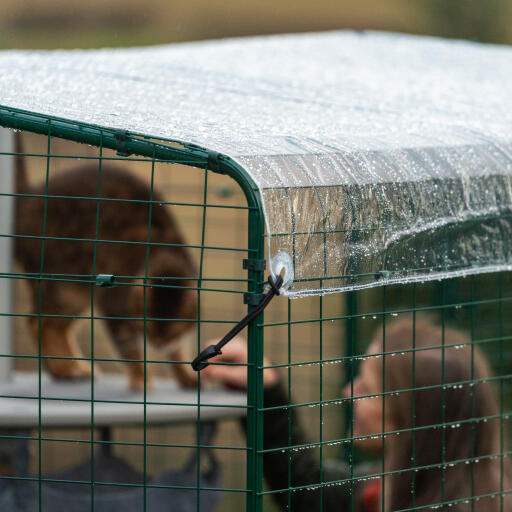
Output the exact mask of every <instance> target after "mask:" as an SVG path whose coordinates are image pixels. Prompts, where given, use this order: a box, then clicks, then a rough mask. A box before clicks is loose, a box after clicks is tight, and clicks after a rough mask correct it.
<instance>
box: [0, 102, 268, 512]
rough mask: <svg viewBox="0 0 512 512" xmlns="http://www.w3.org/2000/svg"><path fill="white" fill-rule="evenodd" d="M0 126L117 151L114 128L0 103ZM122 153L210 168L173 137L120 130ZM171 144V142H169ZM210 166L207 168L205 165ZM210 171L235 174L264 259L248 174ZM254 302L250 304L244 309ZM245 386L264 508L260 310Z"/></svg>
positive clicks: (250, 467)
mask: <svg viewBox="0 0 512 512" xmlns="http://www.w3.org/2000/svg"><path fill="white" fill-rule="evenodd" d="M0 126H3V127H6V128H12V129H15V130H24V131H28V132H33V133H38V134H42V135H47V136H50V135H51V137H53V138H60V139H66V140H70V141H74V142H78V143H84V144H89V145H92V146H97V147H106V148H109V149H113V150H119V149H120V144H119V141H118V139H117V138H116V134H117V133H119V131H118V130H115V129H110V128H105V127H101V126H95V125H91V124H85V123H78V122H75V121H70V120H66V119H62V118H56V117H52V116H45V115H37V114H34V113H30V112H26V111H22V110H18V109H13V108H9V107H4V106H0ZM123 139H124V140H123V144H122V149H123V152H125V153H127V154H128V155H138V156H142V157H147V158H151V159H154V160H160V161H164V162H168V163H179V164H183V165H188V166H191V167H197V168H199V169H203V170H204V169H209V158H208V156H209V151H207V150H206V149H205V148H201V147H198V146H195V145H192V144H187V143H183V142H180V141H176V140H169V139H167V140H165V139H161V140H164V141H165V142H164V143H158V142H154V141H153V140H151V139H150V138H148V137H147V136H145V135H142V134H138V133H132V132H123ZM171 144H172V145H171ZM209 170H211V169H209ZM214 172H218V173H221V174H225V175H227V176H229V177H231V178H232V179H234V180H235V181H236V182H237V184H238V185H239V186H240V188H241V190H242V191H243V193H244V195H245V198H246V200H247V206H248V211H249V214H248V247H247V249H248V253H249V254H251V257H252V258H256V259H264V258H265V252H264V234H265V223H264V216H263V207H262V202H261V197H260V192H259V189H258V187H257V185H256V184H255V183H254V181H253V180H252V178H251V177H250V176H249V174H248V173H247V172H246V171H245V170H244V169H243V168H242V167H241V166H240V165H239V164H238V163H237V162H235V161H234V160H233V159H232V158H230V157H228V156H227V155H223V154H219V155H218V157H217V168H216V170H215V171H214ZM263 281H264V273H263V271H261V270H253V269H250V270H248V292H249V293H254V294H260V293H262V291H263V284H262V283H263ZM253 309H254V306H252V305H248V311H249V312H250V311H252V310H253ZM247 334H248V367H247V371H248V389H247V427H248V429H247V490H248V492H247V511H250V512H255V511H259V510H261V509H262V499H263V498H262V496H263V416H262V415H263V412H262V409H263V406H264V405H263V369H262V367H263V314H261V315H259V316H258V317H257V318H256V319H255V320H254V321H253V322H251V324H249V326H248V333H247Z"/></svg>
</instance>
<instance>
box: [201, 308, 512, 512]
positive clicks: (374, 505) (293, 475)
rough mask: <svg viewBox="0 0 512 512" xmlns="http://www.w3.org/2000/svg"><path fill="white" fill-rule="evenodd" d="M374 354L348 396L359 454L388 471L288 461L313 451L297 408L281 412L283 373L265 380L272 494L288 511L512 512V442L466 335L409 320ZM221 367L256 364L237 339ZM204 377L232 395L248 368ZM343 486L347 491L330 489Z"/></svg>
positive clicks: (309, 457)
mask: <svg viewBox="0 0 512 512" xmlns="http://www.w3.org/2000/svg"><path fill="white" fill-rule="evenodd" d="M413 347H414V349H413ZM383 352H385V353H386V355H385V356H383V355H382V353H383ZM366 354H367V355H368V357H367V358H366V359H365V360H364V362H363V363H362V364H361V367H360V372H359V375H358V376H357V377H356V378H355V379H354V381H353V384H352V386H350V384H349V385H347V386H346V387H345V388H344V389H343V391H342V396H343V397H344V398H345V399H347V401H350V400H352V397H353V406H354V408H353V411H354V421H353V431H352V434H353V437H354V438H356V439H355V440H354V445H355V446H357V447H358V448H361V449H364V450H368V451H372V452H374V453H376V454H378V455H379V456H380V457H381V458H382V460H384V466H382V464H380V463H379V464H378V465H377V466H376V467H374V468H372V470H371V471H368V468H366V471H365V472H364V475H361V471H360V468H358V467H357V466H356V467H355V468H352V471H351V470H350V467H349V466H348V465H347V464H345V463H343V462H341V461H323V464H322V466H323V467H322V468H321V467H320V464H319V461H318V457H317V456H316V455H317V454H315V451H316V450H299V451H293V450H292V451H288V450H286V448H287V447H288V446H296V445H306V444H307V443H308V440H307V436H306V435H305V433H304V427H303V425H301V423H300V421H299V420H298V418H297V416H296V412H295V408H291V409H290V411H291V422H290V425H291V432H289V431H290V428H289V413H288V409H287V408H279V406H283V405H288V404H289V400H288V393H287V391H286V390H285V387H284V384H283V382H282V381H281V380H280V376H279V372H278V370H276V369H275V368H267V369H265V370H264V405H265V407H266V408H269V407H277V409H273V410H270V411H266V412H265V413H264V428H263V435H264V449H265V450H272V449H274V451H271V452H269V453H266V454H265V456H264V465H263V467H264V474H265V477H266V480H267V482H268V485H269V486H270V488H271V489H273V490H274V491H281V492H276V493H274V494H273V496H274V497H275V499H276V501H277V502H278V504H279V505H280V506H281V508H282V509H283V510H285V509H287V507H288V505H290V506H291V510H293V511H295V512H306V511H307V512H311V511H321V510H323V511H328V512H331V511H336V512H339V511H344V510H354V511H357V512H377V511H384V512H388V511H400V510H422V509H423V510H427V509H432V508H437V509H440V510H445V509H446V510H448V509H449V510H450V511H453V512H466V511H468V512H469V511H476V512H498V511H504V512H510V511H512V501H511V498H512V497H511V495H510V491H511V486H510V484H511V481H510V468H509V460H508V456H507V453H508V452H507V447H506V446H504V443H505V440H506V439H507V437H506V434H505V433H504V431H503V418H502V416H501V415H500V411H499V408H498V401H497V395H496V391H495V389H494V384H493V383H492V379H490V377H491V373H490V370H489V365H488V363H487V361H486V359H485V358H484V356H483V354H482V352H481V350H480V349H479V347H478V346H477V345H476V344H471V343H470V342H469V338H468V336H467V335H464V334H463V333H462V332H459V331H456V330H454V329H451V328H447V327H445V328H442V327H441V326H439V325H436V324H435V323H434V322H433V320H432V319H431V318H421V317H420V316H419V315H418V316H417V318H416V320H415V322H414V326H413V323H412V321H411V320H409V321H404V320H401V319H400V320H394V321H391V322H387V323H386V325H385V326H384V327H382V328H381V329H379V331H378V332H377V334H376V335H375V336H374V338H373V340H372V342H371V343H370V346H369V348H368V350H367V352H366ZM384 360H385V363H384V364H383V361H384ZM215 361H216V362H229V363H240V364H244V363H247V350H246V344H245V342H244V341H243V340H242V339H240V338H238V339H235V340H233V341H232V342H231V343H230V344H228V345H227V346H226V347H225V348H223V353H222V355H221V356H219V357H218V358H217V359H216V360H215ZM267 365H268V362H265V366H267ZM383 370H384V371H383ZM203 374H204V377H205V378H208V379H211V380H216V381H220V382H222V383H223V384H225V385H227V386H228V387H234V388H239V389H243V388H246V387H247V371H246V366H231V365H215V364H212V365H210V366H209V367H207V368H205V369H204V370H203ZM383 375H384V377H383ZM488 379H490V380H488ZM498 382H499V381H498ZM383 389H384V394H383ZM375 395H376V396H375ZM358 397H366V398H358ZM383 411H384V414H383ZM397 432H398V435H397ZM383 433H384V434H383ZM289 435H291V440H290V438H289ZM289 453H290V454H291V463H290V464H289ZM369 475H371V476H373V477H374V478H368V476H369ZM340 481H341V482H343V481H344V482H345V483H344V484H342V485H329V483H333V482H334V483H340ZM322 483H323V485H322ZM290 487H291V488H296V487H299V488H300V489H299V490H296V491H294V492H289V491H287V490H288V489H289V488H290ZM448 507H449V508H448Z"/></svg>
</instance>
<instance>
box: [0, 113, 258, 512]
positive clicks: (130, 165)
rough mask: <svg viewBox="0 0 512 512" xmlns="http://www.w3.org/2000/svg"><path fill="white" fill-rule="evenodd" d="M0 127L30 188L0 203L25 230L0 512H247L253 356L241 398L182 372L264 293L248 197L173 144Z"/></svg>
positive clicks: (15, 117) (41, 127) (12, 310)
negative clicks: (247, 264) (13, 144)
mask: <svg viewBox="0 0 512 512" xmlns="http://www.w3.org/2000/svg"><path fill="white" fill-rule="evenodd" d="M0 124H1V125H4V126H7V127H10V128H17V129H22V130H24V131H22V132H18V133H17V134H16V137H18V138H19V137H21V142H22V147H21V148H19V147H18V148H17V149H11V150H8V151H4V152H3V158H5V157H6V156H7V155H11V156H13V160H12V161H11V162H13V161H14V166H15V167H16V169H15V170H16V171H17V172H18V174H19V172H20V171H21V170H22V167H24V168H25V174H26V180H27V182H28V183H22V181H23V180H22V179H21V180H20V177H19V175H18V176H17V180H15V181H16V185H15V189H14V190H13V191H12V190H7V191H0V192H1V194H2V195H1V200H5V199H6V198H9V199H12V198H13V197H14V204H13V207H14V212H15V217H16V222H15V223H14V225H13V228H12V231H8V232H5V233H2V239H10V240H13V245H15V251H14V252H15V261H16V263H15V265H14V266H13V267H12V268H11V269H10V270H8V271H6V272H4V273H3V274H2V276H1V277H2V282H9V283H13V286H14V300H13V301H12V304H10V305H9V304H6V305H5V306H4V305H3V304H2V307H3V311H1V314H2V317H4V318H11V319H12V320H13V321H14V326H15V334H16V342H15V344H13V349H12V351H10V350H3V353H2V354H1V357H2V360H4V361H5V360H8V361H9V366H10V368H11V372H10V376H9V377H8V378H6V379H4V380H3V381H2V382H0V395H1V396H0V404H1V408H2V413H1V415H2V418H3V420H2V425H1V426H0V429H1V432H0V433H1V439H0V445H1V446H2V450H1V453H2V466H1V471H0V473H1V475H0V502H1V503H2V504H3V505H4V509H6V510H8V509H9V507H10V508H12V509H15V508H16V507H17V508H16V509H19V510H22V509H24V508H23V507H25V508H26V509H27V510H52V508H51V507H52V506H57V505H56V503H65V504H66V505H62V507H61V508H60V509H69V510H73V508H72V507H74V506H76V507H82V508H78V509H79V510H96V511H101V510H107V509H108V510H114V509H116V510H117V509H119V507H122V508H125V509H126V510H132V509H133V510H141V511H143V510H148V511H151V510H228V511H229V510H233V511H235V510H237V511H238V510H255V507H256V490H257V489H256V487H255V486H256V482H257V480H258V479H257V478H256V471H257V468H256V452H255V444H256V428H255V427H256V415H255V407H254V404H255V401H256V398H257V395H258V393H257V391H256V390H255V388H254V386H255V384H256V379H255V374H256V369H255V367H254V366H255V365H254V363H253V361H254V359H255V358H256V355H255V354H251V358H252V359H251V363H250V364H249V365H247V364H246V365H244V366H249V367H250V369H249V372H250V373H251V376H252V378H251V380H250V382H249V389H248V392H247V394H246V393H245V392H242V391H236V390H235V391H233V390H225V389H222V388H221V387H220V386H218V385H217V386H216V385H215V384H212V383H205V382H201V377H200V375H199V377H198V374H196V373H195V372H193V371H192V369H191V367H190V362H191V360H192V359H193V357H195V355H196V354H197V353H198V351H199V349H200V348H201V347H203V346H204V345H205V344H206V343H207V342H208V341H209V340H212V339H214V340H218V339H220V338H221V337H222V336H223V335H224V334H225V333H226V332H227V331H228V330H229V329H230V328H231V327H232V326H233V325H234V324H235V323H237V322H238V321H239V320H240V319H241V318H242V317H243V316H244V315H245V314H246V313H247V308H248V306H246V305H245V304H244V294H246V293H247V292H249V293H251V292H252V293H254V292H260V291H261V281H262V277H261V276H260V272H256V271H253V270H249V271H247V270H244V265H243V261H244V260H246V259H261V258H262V246H263V236H262V228H261V226H262V222H261V211H260V209H259V208H258V204H257V196H256V194H255V192H254V190H253V189H252V188H251V184H250V182H249V181H247V180H246V181H245V182H244V181H243V173H240V176H241V178H239V181H240V182H242V183H241V185H240V184H237V183H236V182H235V181H233V179H231V178H230V177H229V176H225V175H222V174H220V173H214V172H212V171H211V170H208V155H207V153H206V152H204V151H200V150H196V149H195V148H185V147H183V146H178V145H173V144H170V143H169V142H166V141H150V140H148V139H143V138H138V137H134V136H127V135H126V134H125V133H119V132H118V133H114V132H112V131H109V130H103V129H100V128H96V127H91V126H85V125H77V124H74V123H69V122H66V121H64V120H55V119H48V118H45V117H42V116H37V115H32V114H23V113H19V112H7V111H2V118H1V120H0ZM65 139H69V140H65ZM72 141H77V142H82V143H87V144H78V143H77V142H72ZM19 151H21V152H22V153H21V155H20V154H18V152H19ZM182 164H186V166H184V165H182ZM190 166H193V167H195V169H191V167H190ZM216 170H219V169H218V165H217V167H216ZM116 173H117V174H116ZM223 174H228V175H229V174H233V171H232V170H230V169H224V172H223ZM137 187H139V188H137ZM255 197H256V199H255ZM80 219H81V220H80ZM249 222H250V223H251V226H252V229H253V231H252V234H251V235H250V236H249V233H248V225H249ZM169 228H171V232H169ZM251 307H252V306H249V308H251ZM258 333H259V331H258V330H257V329H256V327H255V325H253V326H250V327H249V329H248V333H247V336H248V338H249V342H251V341H252V345H253V346H261V343H256V341H255V336H256V335H258ZM173 374H174V378H172V377H173ZM246 416H247V418H248V421H247V422H246V424H247V435H245V431H244V427H243V425H242V422H241V420H242V419H243V418H245V417H246ZM213 423H215V424H216V428H215V427H213V426H212V425H213ZM63 496H64V498H63ZM123 496H124V498H123ZM2 499H3V500H4V501H1V500H2ZM61 499H64V500H68V501H63V502H59V500H61ZM123 499H124V500H125V501H122V500H123ZM9 500H10V501H9ZM116 500H117V501H116ZM119 500H121V501H119ZM108 507H114V508H108ZM130 507H131V508H130ZM159 507H160V508H159Z"/></svg>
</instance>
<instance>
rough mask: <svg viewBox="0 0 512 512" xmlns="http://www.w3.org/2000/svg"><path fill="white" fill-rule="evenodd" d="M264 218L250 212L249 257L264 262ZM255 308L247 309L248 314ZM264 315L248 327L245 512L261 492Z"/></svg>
mask: <svg viewBox="0 0 512 512" xmlns="http://www.w3.org/2000/svg"><path fill="white" fill-rule="evenodd" d="M263 234H264V231H263V217H262V214H261V210H259V209H258V210H250V212H249V245H248V248H249V251H250V257H253V258H256V259H263V258H264V250H263ZM248 278H249V284H248V291H249V293H262V291H263V286H262V283H263V280H264V274H263V272H261V271H256V270H249V275H248ZM252 309H254V306H249V311H250V310H252ZM262 322H263V314H261V315H259V316H258V318H257V319H256V320H255V321H253V322H252V323H251V324H249V326H248V333H247V334H248V340H247V343H248V354H247V355H248V367H247V377H248V387H247V406H248V408H247V448H248V451H247V489H249V490H250V492H249V493H248V494H247V511H248V512H257V511H260V510H262V506H263V502H262V495H261V493H262V491H263V455H262V453H261V452H262V450H263V412H262V411H261V410H262V408H263V369H262V366H263V327H261V326H259V325H258V324H261V323H262Z"/></svg>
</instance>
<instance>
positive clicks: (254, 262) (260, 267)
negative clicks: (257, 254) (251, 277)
mask: <svg viewBox="0 0 512 512" xmlns="http://www.w3.org/2000/svg"><path fill="white" fill-rule="evenodd" d="M242 264H243V268H244V270H254V271H256V272H263V271H264V270H265V268H266V267H267V262H266V261H265V260H258V259H250V258H249V259H245V260H244V261H243V263H242Z"/></svg>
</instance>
